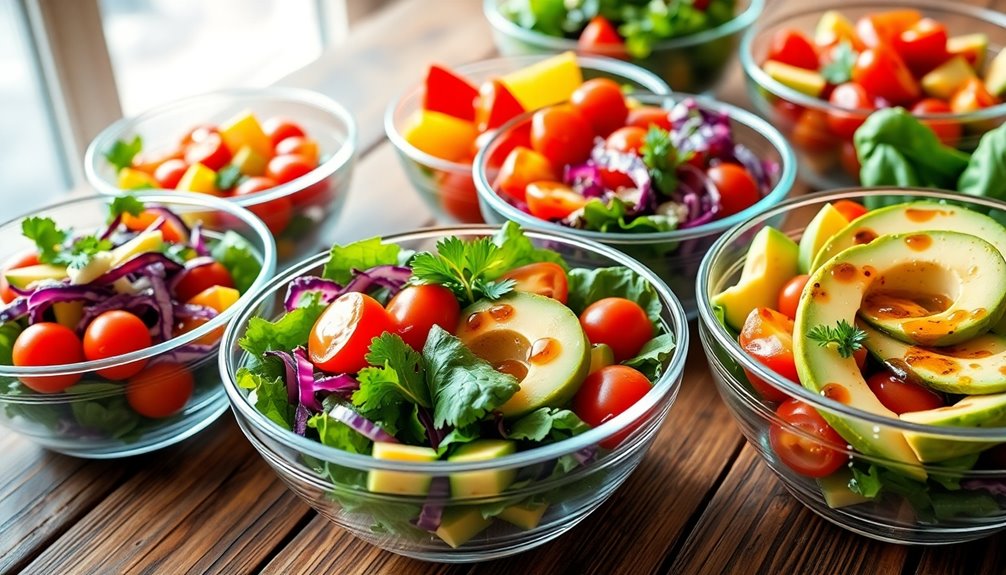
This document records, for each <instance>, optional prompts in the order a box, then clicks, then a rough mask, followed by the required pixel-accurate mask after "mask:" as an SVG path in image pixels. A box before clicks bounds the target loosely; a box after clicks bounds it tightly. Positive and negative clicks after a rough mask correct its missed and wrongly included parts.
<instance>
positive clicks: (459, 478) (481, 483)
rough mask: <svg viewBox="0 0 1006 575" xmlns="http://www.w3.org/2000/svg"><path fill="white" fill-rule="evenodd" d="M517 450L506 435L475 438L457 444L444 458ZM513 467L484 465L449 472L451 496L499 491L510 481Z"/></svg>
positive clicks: (487, 455)
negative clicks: (485, 467) (483, 468)
mask: <svg viewBox="0 0 1006 575" xmlns="http://www.w3.org/2000/svg"><path fill="white" fill-rule="evenodd" d="M516 452H517V444H516V443H515V442H513V441H509V440H507V439H477V440H475V441H473V442H471V443H466V444H465V445H462V446H461V447H459V448H458V450H457V451H455V452H454V454H453V455H451V456H450V457H449V458H447V460H448V461H454V462H466V461H488V460H490V459H497V458H499V457H503V456H505V455H510V454H511V453H516ZM516 474H517V470H516V469H514V468H508V469H487V470H485V471H464V472H461V473H452V474H451V497H485V496H491V495H499V494H500V493H502V492H503V490H504V489H506V488H507V487H509V486H510V484H511V483H513V480H514V477H515V476H516Z"/></svg>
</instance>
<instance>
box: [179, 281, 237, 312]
mask: <svg viewBox="0 0 1006 575" xmlns="http://www.w3.org/2000/svg"><path fill="white" fill-rule="evenodd" d="M240 297H241V294H240V293H239V292H238V290H236V289H234V288H230V287H224V286H213V287H209V288H206V289H204V290H203V291H201V292H199V293H197V294H196V295H194V296H192V299H190V300H189V301H188V303H190V304H192V305H201V306H203V307H208V308H210V309H213V310H216V312H217V313H223V312H224V310H226V309H227V308H229V307H231V306H232V305H234V304H235V303H237V301H238V298H240Z"/></svg>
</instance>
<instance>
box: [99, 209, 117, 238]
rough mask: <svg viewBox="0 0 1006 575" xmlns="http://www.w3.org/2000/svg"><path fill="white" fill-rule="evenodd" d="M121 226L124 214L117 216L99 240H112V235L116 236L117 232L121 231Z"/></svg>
mask: <svg viewBox="0 0 1006 575" xmlns="http://www.w3.org/2000/svg"><path fill="white" fill-rule="evenodd" d="M120 224H122V214H119V215H117V216H115V218H114V219H112V221H111V222H109V224H108V227H106V228H105V231H103V232H101V235H100V236H98V239H101V240H107V239H109V238H111V237H112V235H113V234H115V231H116V230H118V229H119V225H120Z"/></svg>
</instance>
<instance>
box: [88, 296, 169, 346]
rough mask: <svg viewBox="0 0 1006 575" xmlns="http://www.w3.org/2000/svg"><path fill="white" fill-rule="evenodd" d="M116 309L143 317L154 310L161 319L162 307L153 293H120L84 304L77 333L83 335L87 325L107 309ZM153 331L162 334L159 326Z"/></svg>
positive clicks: (155, 333)
mask: <svg viewBox="0 0 1006 575" xmlns="http://www.w3.org/2000/svg"><path fill="white" fill-rule="evenodd" d="M115 309H121V310H123V311H128V312H130V313H132V314H134V315H136V316H137V317H141V318H142V317H144V316H145V315H146V313H147V312H148V311H153V312H154V313H155V314H157V317H158V319H160V308H159V307H158V306H157V302H156V301H154V298H153V296H152V295H149V294H147V295H133V294H126V293H120V294H116V295H113V296H111V297H107V298H104V299H102V300H100V301H98V302H96V303H95V304H94V305H90V306H84V315H83V316H82V317H81V318H80V322H78V323H77V330H76V331H77V333H78V334H80V335H83V333H84V331H85V330H86V329H87V326H88V325H89V324H90V323H91V322H92V321H93V320H94V318H96V317H98V316H99V315H101V314H103V313H105V312H106V311H111V310H115ZM151 332H152V333H151V335H154V336H157V335H159V334H160V331H159V330H158V329H157V328H152V329H151Z"/></svg>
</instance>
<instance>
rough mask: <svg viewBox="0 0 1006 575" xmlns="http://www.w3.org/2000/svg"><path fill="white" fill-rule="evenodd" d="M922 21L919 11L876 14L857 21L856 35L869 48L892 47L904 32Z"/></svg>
mask: <svg viewBox="0 0 1006 575" xmlns="http://www.w3.org/2000/svg"><path fill="white" fill-rule="evenodd" d="M921 19H922V13H921V12H919V11H918V10H912V9H906V10H887V11H885V12H874V13H872V14H870V15H868V16H863V17H862V18H860V19H859V20H857V21H856V35H857V36H859V39H860V40H861V41H862V42H863V44H864V45H866V47H868V48H876V47H877V46H880V45H888V46H889V45H891V44H892V43H893V42H894V39H895V38H896V37H898V35H900V34H901V33H902V32H904V31H905V30H907V29H908V28H910V27H911V26H913V25H914V24H915V23H916V22H918V21H919V20H921Z"/></svg>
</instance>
